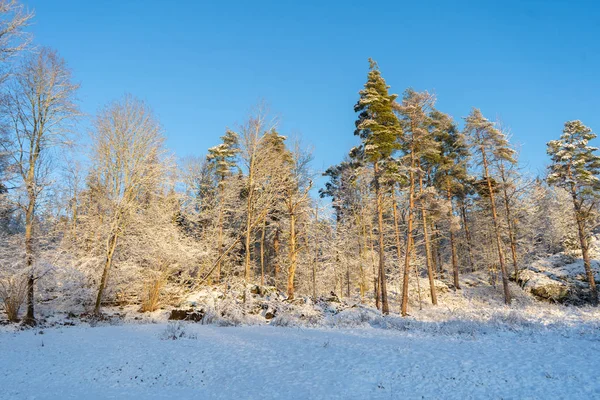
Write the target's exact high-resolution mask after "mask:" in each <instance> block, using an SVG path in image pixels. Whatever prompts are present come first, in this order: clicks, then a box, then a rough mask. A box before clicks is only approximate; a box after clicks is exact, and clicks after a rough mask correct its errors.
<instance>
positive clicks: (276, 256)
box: [273, 225, 279, 287]
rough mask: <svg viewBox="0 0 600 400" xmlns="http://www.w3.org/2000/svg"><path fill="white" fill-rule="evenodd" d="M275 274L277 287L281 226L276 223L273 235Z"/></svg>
mask: <svg viewBox="0 0 600 400" xmlns="http://www.w3.org/2000/svg"><path fill="white" fill-rule="evenodd" d="M273 276H274V279H275V287H278V285H277V277H278V276H279V227H278V226H277V225H275V235H274V236H273Z"/></svg>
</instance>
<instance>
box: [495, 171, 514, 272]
mask: <svg viewBox="0 0 600 400" xmlns="http://www.w3.org/2000/svg"><path fill="white" fill-rule="evenodd" d="M500 176H501V178H502V193H503V194H504V206H505V208H506V226H507V227H508V238H509V239H510V251H511V255H512V261H513V267H514V270H515V281H517V280H518V279H519V265H518V260H517V241H516V239H515V228H514V224H513V220H512V216H511V210H510V204H509V197H508V191H507V189H506V181H507V179H506V173H505V171H504V166H503V165H502V164H500Z"/></svg>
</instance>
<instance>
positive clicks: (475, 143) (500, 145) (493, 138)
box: [465, 108, 516, 304]
mask: <svg viewBox="0 0 600 400" xmlns="http://www.w3.org/2000/svg"><path fill="white" fill-rule="evenodd" d="M465 121H466V126H465V135H466V137H467V139H468V141H469V145H470V147H471V151H472V153H473V154H478V156H479V160H478V161H479V162H480V164H481V166H482V167H483V171H482V172H483V181H482V182H481V183H482V185H481V189H482V190H481V193H482V196H485V197H487V198H488V199H489V202H490V207H491V210H492V222H493V226H494V234H495V239H496V240H495V241H496V247H497V250H498V259H499V262H500V270H501V272H502V286H503V288H504V302H505V303H506V304H510V301H511V296H510V288H509V287H508V272H507V270H506V261H505V257H504V244H503V243H502V237H501V233H500V225H499V222H498V212H497V210H496V200H495V192H496V190H497V188H496V187H495V186H496V184H495V181H494V179H493V177H492V175H491V170H490V165H491V163H492V162H494V161H496V160H499V159H502V160H505V161H507V162H511V163H515V162H516V161H515V160H514V150H512V149H511V148H510V146H509V143H508V140H507V139H506V136H504V134H503V133H502V132H500V131H499V130H498V129H497V128H496V127H495V126H494V123H493V122H491V121H489V120H488V119H486V118H485V117H484V116H483V114H481V111H479V110H478V109H476V108H474V109H473V110H472V111H471V114H469V116H468V117H466V118H465ZM484 186H485V188H484Z"/></svg>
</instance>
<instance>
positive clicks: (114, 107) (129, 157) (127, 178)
mask: <svg viewBox="0 0 600 400" xmlns="http://www.w3.org/2000/svg"><path fill="white" fill-rule="evenodd" d="M91 142H92V163H93V166H92V169H91V174H92V176H93V181H94V182H95V186H96V191H97V192H98V198H99V201H101V202H102V204H101V205H100V208H101V210H102V211H103V214H104V217H103V220H104V221H105V224H107V226H108V227H107V229H106V237H105V251H104V260H103V267H102V277H101V280H100V285H99V287H98V294H97V296H96V303H95V306H94V313H95V314H98V313H99V312H100V306H101V304H102V299H103V295H104V291H105V289H106V285H107V282H108V274H109V272H110V269H111V266H112V264H113V259H114V256H115V252H116V250H117V246H118V244H119V240H120V239H121V238H122V237H123V235H124V234H125V233H126V232H127V229H129V228H130V227H131V225H130V224H131V222H132V220H133V218H134V217H135V216H136V214H137V213H138V212H139V211H140V209H141V208H143V207H144V206H145V204H146V202H145V199H146V198H147V196H149V195H150V193H151V192H152V191H153V190H154V189H156V187H157V186H159V185H160V182H161V181H162V180H163V179H164V174H165V164H164V161H165V159H164V149H163V142H164V138H163V134H162V127H161V125H160V123H159V122H158V120H157V119H156V118H155V117H154V115H153V113H152V111H151V110H150V109H149V108H148V106H147V105H146V104H145V103H144V102H142V101H140V100H138V99H136V98H134V97H133V96H130V95H127V96H125V97H124V98H122V99H120V100H118V101H115V102H113V103H111V104H110V105H108V106H107V107H105V108H104V109H102V110H101V111H100V113H99V114H98V116H97V117H96V120H95V122H94V128H93V130H92V132H91Z"/></svg>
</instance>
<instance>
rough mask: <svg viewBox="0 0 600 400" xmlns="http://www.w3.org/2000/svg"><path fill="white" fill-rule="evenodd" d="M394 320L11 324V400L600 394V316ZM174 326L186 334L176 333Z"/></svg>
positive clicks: (6, 346) (6, 391) (4, 362)
mask: <svg viewBox="0 0 600 400" xmlns="http://www.w3.org/2000/svg"><path fill="white" fill-rule="evenodd" d="M509 315H510V314H509ZM385 318H390V321H391V325H392V326H394V328H389V329H381V328H380V327H376V326H371V325H369V324H359V323H357V324H356V326H355V327H353V328H326V327H319V328H300V327H287V328H286V327H275V326H268V325H267V326H265V325H258V326H236V327H222V326H215V325H202V324H197V323H169V324H167V323H165V322H160V323H155V324H151V323H149V324H129V323H124V324H120V325H104V326H96V327H89V326H87V325H85V324H82V325H79V326H74V327H53V328H47V329H43V330H42V331H40V328H37V329H30V330H26V331H11V330H10V329H5V330H4V331H2V330H0V366H2V369H1V371H0V388H2V392H1V393H0V398H2V399H6V400H8V399H361V400H364V399H413V398H419V399H421V398H425V399H480V398H492V399H528V398H529V399H542V398H553V399H560V398H564V399H591V398H600V381H599V380H598V378H597V373H598V369H599V368H600V357H599V356H600V336H599V333H600V330H599V329H598V324H596V323H593V324H590V325H585V324H584V325H580V324H576V325H569V324H564V325H560V326H545V325H543V324H541V323H539V322H534V323H527V324H524V323H523V322H522V321H520V320H519V319H518V318H514V319H513V320H510V319H509V320H504V322H503V325H493V324H491V322H489V321H488V322H472V323H469V322H467V321H455V322H453V321H446V322H445V324H446V325H444V323H442V324H440V323H434V322H433V321H428V320H422V321H414V320H411V319H408V320H407V321H408V323H406V324H404V325H403V324H400V323H398V322H393V321H397V320H400V319H399V317H385ZM385 318H384V317H380V319H385ZM363 319H364V317H360V318H359V319H355V320H363ZM380 323H381V322H380ZM346 325H349V324H346ZM511 326H513V327H514V329H511V328H510V327H511ZM486 327H487V329H486ZM173 333H175V334H176V336H181V337H178V338H177V339H168V338H167V337H168V336H169V335H173Z"/></svg>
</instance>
